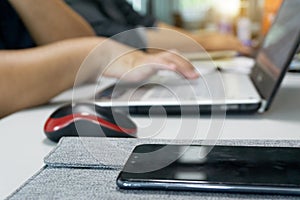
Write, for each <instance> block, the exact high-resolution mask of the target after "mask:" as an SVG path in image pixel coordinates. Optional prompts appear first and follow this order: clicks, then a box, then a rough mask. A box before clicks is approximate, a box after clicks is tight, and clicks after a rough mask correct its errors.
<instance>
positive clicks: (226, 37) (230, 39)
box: [196, 33, 252, 55]
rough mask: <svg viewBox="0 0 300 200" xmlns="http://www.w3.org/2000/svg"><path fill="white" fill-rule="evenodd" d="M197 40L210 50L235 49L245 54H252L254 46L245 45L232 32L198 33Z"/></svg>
mask: <svg viewBox="0 0 300 200" xmlns="http://www.w3.org/2000/svg"><path fill="white" fill-rule="evenodd" d="M196 40H197V41H198V42H199V43H200V44H202V45H203V47H204V48H205V49H206V50H208V51H210V50H234V51H238V52H239V53H242V54H245V55H251V54H252V48H250V47H247V46H244V45H243V44H242V43H241V42H240V41H239V40H238V39H237V38H236V37H234V36H233V35H230V34H220V33H210V34H205V35H201V36H199V35H197V36H196Z"/></svg>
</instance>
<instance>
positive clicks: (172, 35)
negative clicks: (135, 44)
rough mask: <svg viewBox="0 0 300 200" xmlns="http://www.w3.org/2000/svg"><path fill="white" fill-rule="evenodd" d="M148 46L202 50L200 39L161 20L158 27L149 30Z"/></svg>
mask: <svg viewBox="0 0 300 200" xmlns="http://www.w3.org/2000/svg"><path fill="white" fill-rule="evenodd" d="M147 39H148V46H149V47H155V48H162V49H177V50H179V51H182V52H191V51H201V50H202V47H201V46H200V45H199V41H197V40H196V38H195V37H194V36H193V35H192V34H190V33H189V32H187V31H185V30H183V29H179V28H176V27H174V26H170V25H167V24H164V23H161V22H159V23H158V24H157V29H148V30H147Z"/></svg>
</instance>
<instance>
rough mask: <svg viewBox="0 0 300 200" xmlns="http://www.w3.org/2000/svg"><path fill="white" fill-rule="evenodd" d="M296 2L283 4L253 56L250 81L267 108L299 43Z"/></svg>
mask: <svg viewBox="0 0 300 200" xmlns="http://www.w3.org/2000/svg"><path fill="white" fill-rule="evenodd" d="M299 19H300V0H285V1H284V2H283V3H282V6H281V9H280V11H279V13H278V15H277V17H276V19H275V21H274V23H273V26H272V27H271V29H270V30H269V32H268V34H267V35H266V37H265V39H264V42H263V44H262V47H261V49H260V51H259V53H258V54H257V58H256V65H255V67H254V69H253V71H252V74H251V79H252V81H253V83H254V84H255V86H256V88H257V89H258V91H259V92H260V94H261V96H262V97H263V98H264V99H265V100H267V101H268V105H267V108H268V107H269V106H270V104H271V101H272V99H273V97H274V95H275V93H276V92H277V90H278V88H279V86H280V83H281V81H282V79H283V77H284V74H285V73H286V70H287V68H288V67H289V64H290V62H291V60H292V58H293V56H294V55H295V51H296V49H297V47H298V44H299V42H300V20H299Z"/></svg>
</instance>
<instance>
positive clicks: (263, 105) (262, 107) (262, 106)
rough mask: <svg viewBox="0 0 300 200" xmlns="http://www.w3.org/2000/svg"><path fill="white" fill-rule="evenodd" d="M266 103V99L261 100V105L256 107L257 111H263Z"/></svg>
mask: <svg viewBox="0 0 300 200" xmlns="http://www.w3.org/2000/svg"><path fill="white" fill-rule="evenodd" d="M267 105H268V102H267V101H266V100H264V99H263V100H262V101H261V106H260V108H259V109H258V113H264V112H265V111H266V109H267Z"/></svg>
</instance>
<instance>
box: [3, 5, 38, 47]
mask: <svg viewBox="0 0 300 200" xmlns="http://www.w3.org/2000/svg"><path fill="white" fill-rule="evenodd" d="M33 46H35V44H34V42H33V40H32V38H31V36H30V34H29V33H28V31H27V29H26V28H25V26H24V24H23V22H22V21H21V19H20V17H19V16H18V14H17V13H16V11H15V10H14V9H13V8H12V6H11V5H10V4H9V3H8V1H7V0H0V49H23V48H30V47H33Z"/></svg>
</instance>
